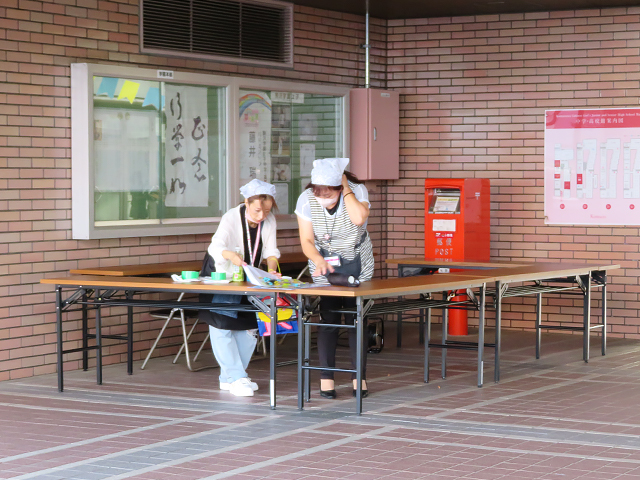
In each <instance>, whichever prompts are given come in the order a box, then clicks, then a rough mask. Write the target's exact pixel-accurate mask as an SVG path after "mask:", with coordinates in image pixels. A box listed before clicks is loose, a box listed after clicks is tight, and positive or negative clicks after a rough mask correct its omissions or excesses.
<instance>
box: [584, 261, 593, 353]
mask: <svg viewBox="0 0 640 480" xmlns="http://www.w3.org/2000/svg"><path fill="white" fill-rule="evenodd" d="M582 284H583V285H584V304H583V317H584V318H583V320H584V327H583V328H584V332H583V337H582V356H583V358H584V361H585V362H587V363H588V362H589V337H590V333H591V272H589V274H588V275H584V276H583V277H582Z"/></svg>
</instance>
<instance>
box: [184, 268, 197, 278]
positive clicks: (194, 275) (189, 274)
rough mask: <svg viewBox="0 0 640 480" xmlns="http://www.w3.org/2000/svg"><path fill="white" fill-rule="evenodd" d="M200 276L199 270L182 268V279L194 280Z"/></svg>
mask: <svg viewBox="0 0 640 480" xmlns="http://www.w3.org/2000/svg"><path fill="white" fill-rule="evenodd" d="M199 277H200V272H194V271H192V270H183V272H182V279H183V280H195V279H196V278H199Z"/></svg>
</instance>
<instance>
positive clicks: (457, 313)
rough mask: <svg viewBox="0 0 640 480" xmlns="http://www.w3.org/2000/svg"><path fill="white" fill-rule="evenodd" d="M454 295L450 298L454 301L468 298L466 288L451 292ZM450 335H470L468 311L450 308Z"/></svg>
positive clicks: (462, 300)
mask: <svg viewBox="0 0 640 480" xmlns="http://www.w3.org/2000/svg"><path fill="white" fill-rule="evenodd" d="M451 294H453V297H451V298H450V300H451V301H452V302H464V301H465V300H466V299H467V292H466V291H465V290H457V291H455V292H451V293H450V295H451ZM448 333H449V335H468V334H469V328H468V324H467V311H466V310H462V309H458V308H450V309H449V329H448Z"/></svg>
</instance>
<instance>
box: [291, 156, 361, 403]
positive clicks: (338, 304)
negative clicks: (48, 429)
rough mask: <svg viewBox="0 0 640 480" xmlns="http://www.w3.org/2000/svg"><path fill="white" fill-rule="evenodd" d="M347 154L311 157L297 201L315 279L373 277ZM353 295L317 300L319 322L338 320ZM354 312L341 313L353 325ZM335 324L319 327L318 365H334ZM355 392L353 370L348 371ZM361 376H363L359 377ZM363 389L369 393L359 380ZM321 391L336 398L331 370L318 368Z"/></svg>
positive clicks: (353, 357) (353, 341)
mask: <svg viewBox="0 0 640 480" xmlns="http://www.w3.org/2000/svg"><path fill="white" fill-rule="evenodd" d="M348 164H349V159H348V158H325V159H322V160H315V161H314V162H313V170H312V171H311V183H310V184H309V185H307V189H306V190H305V191H304V192H302V194H301V195H300V197H299V198H298V203H297V204H296V210H295V213H296V215H297V216H298V227H299V231H300V243H301V244H302V251H303V252H304V254H305V255H306V256H307V258H309V271H310V272H311V275H312V276H313V280H314V282H316V283H327V279H326V277H325V275H326V274H327V273H333V272H337V273H342V274H345V275H350V276H353V277H354V278H356V279H358V280H359V281H361V282H362V281H366V280H371V278H372V277H373V267H374V260H373V249H372V245H371V239H370V238H369V234H368V233H367V218H368V217H369V194H368V192H367V188H366V187H365V186H364V185H363V184H361V183H359V181H358V179H357V178H356V177H355V176H354V175H352V174H351V173H348V172H345V171H344V169H345V168H346V166H347V165H348ZM355 306H356V300H355V299H354V298H343V297H323V298H322V299H321V300H320V310H321V323H330V324H339V323H342V319H341V314H340V313H334V312H335V311H336V310H340V309H342V308H348V307H355ZM354 317H355V316H354V315H345V322H348V323H350V324H353V322H354ZM337 343H338V328H335V327H322V328H319V329H318V355H319V358H320V366H321V367H330V368H332V367H335V363H336V346H337ZM356 348H357V343H356V330H355V329H353V328H352V329H349V349H350V353H351V363H352V368H353V369H355V365H356V358H357V355H356ZM352 378H353V388H354V390H353V393H354V395H355V392H356V390H355V388H356V380H355V378H356V375H355V373H354V374H352ZM363 378H364V377H363ZM362 393H363V395H365V396H366V395H367V394H368V393H369V392H368V390H367V387H366V383H365V382H364V381H363V382H362ZM320 395H321V396H323V397H325V398H336V391H335V383H334V380H333V372H332V371H328V370H323V371H322V373H321V377H320Z"/></svg>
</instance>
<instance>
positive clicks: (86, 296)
mask: <svg viewBox="0 0 640 480" xmlns="http://www.w3.org/2000/svg"><path fill="white" fill-rule="evenodd" d="M123 280H125V279H123ZM79 283H81V282H79ZM111 283H113V282H111ZM208 286H210V287H213V288H211V289H207V291H206V292H204V293H225V294H237V295H247V296H248V297H249V301H250V302H251V303H252V305H232V304H214V303H199V302H191V301H180V302H178V301H171V300H153V299H150V300H136V299H134V296H136V295H139V294H144V293H165V292H169V293H175V292H176V290H175V289H163V288H148V287H134V288H132V287H128V286H122V287H118V286H115V287H114V286H110V287H100V286H82V285H78V286H69V285H61V284H56V286H55V288H56V338H57V370H58V391H60V392H62V391H63V390H64V368H63V366H64V355H65V354H69V353H75V352H82V368H83V370H85V371H86V370H87V369H88V352H89V351H91V350H96V382H97V384H98V385H102V347H103V339H114V340H121V341H126V342H127V373H128V374H129V375H132V374H133V308H135V307H141V308H167V309H172V308H186V309H190V310H214V311H215V310H235V311H251V312H258V311H261V312H263V313H264V314H266V315H268V316H269V318H276V310H277V308H278V307H277V306H276V302H277V298H278V295H280V294H281V293H279V292H277V291H265V290H263V289H259V290H258V291H256V290H255V289H254V290H247V291H244V292H230V291H228V290H223V289H217V290H216V288H215V286H214V285H208ZM65 288H66V289H70V290H73V291H72V293H71V294H70V295H69V296H68V297H66V298H63V290H64V289H65ZM180 292H184V293H203V290H202V289H201V288H199V289H193V288H191V289H190V288H189V284H183V285H182V288H181V289H180ZM265 296H269V297H270V299H271V301H270V302H269V303H270V304H269V305H267V304H266V303H265V302H264V301H263V300H262V299H261V298H263V297H265ZM288 299H289V300H290V302H291V303H292V306H294V308H295V309H296V310H299V309H301V308H302V301H301V298H300V297H298V298H297V299H296V298H292V297H290V296H288ZM74 306H81V308H82V347H78V348H72V349H68V350H65V349H64V348H63V340H64V330H63V312H66V311H70V310H71V309H72V308H73V307H74ZM111 306H126V307H127V334H126V335H103V334H102V318H101V317H102V315H101V309H102V308H103V307H111ZM89 309H93V310H95V332H96V333H95V334H90V333H89V327H88V310H89ZM299 312H301V310H299ZM276 337H277V336H276V335H271V336H270V343H269V346H270V358H269V392H270V405H271V408H272V409H275V408H276V366H277V364H276V354H277V341H276ZM89 339H95V345H94V346H90V345H89Z"/></svg>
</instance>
